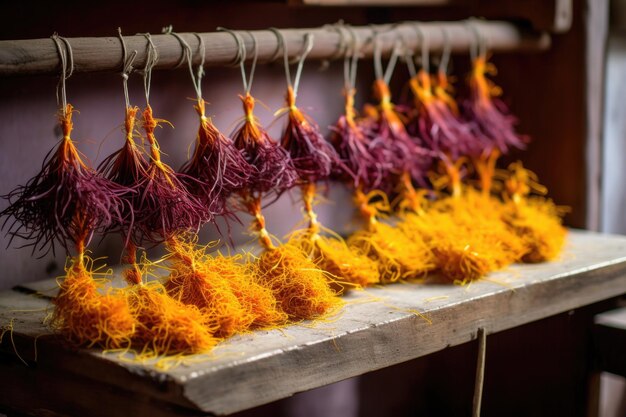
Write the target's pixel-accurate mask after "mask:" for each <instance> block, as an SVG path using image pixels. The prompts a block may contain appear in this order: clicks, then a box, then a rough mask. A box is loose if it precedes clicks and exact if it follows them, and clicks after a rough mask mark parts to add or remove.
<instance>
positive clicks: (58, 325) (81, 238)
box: [9, 104, 135, 348]
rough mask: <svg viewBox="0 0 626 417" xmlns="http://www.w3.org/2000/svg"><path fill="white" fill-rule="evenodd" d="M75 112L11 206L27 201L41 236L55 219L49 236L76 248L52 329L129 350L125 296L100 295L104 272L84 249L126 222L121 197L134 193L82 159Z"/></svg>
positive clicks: (67, 115)
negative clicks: (99, 273)
mask: <svg viewBox="0 0 626 417" xmlns="http://www.w3.org/2000/svg"><path fill="white" fill-rule="evenodd" d="M72 112H73V108H72V106H71V105H70V104H67V105H66V107H65V109H64V111H63V114H62V116H61V128H62V131H63V139H62V142H61V145H60V146H59V148H58V149H57V150H56V151H55V152H54V154H53V156H52V157H51V158H50V159H49V160H48V161H47V162H45V163H44V169H43V170H42V172H41V173H40V174H39V175H38V176H37V177H35V178H34V179H33V180H31V182H30V183H29V184H27V185H26V186H25V187H23V188H22V192H21V196H20V199H19V200H18V201H16V202H15V203H14V204H13V205H12V206H11V207H19V205H21V204H22V203H20V200H22V201H24V200H23V199H24V198H26V199H27V201H28V203H27V205H28V206H29V207H28V208H27V209H26V210H33V212H32V213H31V215H34V214H36V215H37V218H33V220H34V221H35V222H41V223H40V224H38V225H34V226H35V227H34V228H33V230H38V231H39V232H43V231H44V230H45V229H46V228H49V227H50V226H49V225H48V224H46V223H45V222H47V221H49V220H50V219H49V218H48V219H47V218H46V217H47V216H54V218H55V219H56V222H57V223H56V226H55V228H54V229H53V230H50V229H48V231H47V232H46V233H53V234H54V235H53V236H54V237H53V239H61V241H62V244H63V246H64V247H65V248H66V250H68V252H69V248H68V242H70V241H71V242H72V243H73V244H74V245H75V248H76V256H75V257H74V258H73V259H72V260H71V261H70V262H69V265H68V266H67V267H66V271H65V272H66V275H65V277H64V278H62V279H61V280H60V281H59V286H60V290H59V293H58V294H57V296H56V297H55V299H54V301H53V304H54V306H55V309H54V312H53V315H52V321H51V323H52V326H53V327H54V328H55V329H57V330H58V331H60V332H61V333H62V334H63V335H65V336H66V337H67V338H68V339H69V340H70V341H72V342H75V343H78V344H81V345H87V346H94V345H99V346H101V347H105V348H120V347H126V346H129V343H130V337H131V335H132V334H133V332H134V328H135V321H134V318H133V317H132V315H131V312H130V310H129V306H128V304H127V302H126V299H125V298H124V297H123V295H122V294H120V293H119V292H117V291H114V290H109V291H108V292H107V293H104V294H103V293H101V291H102V287H103V280H96V279H95V278H94V273H96V272H97V271H99V270H100V269H101V268H96V270H95V271H94V267H93V261H91V259H89V258H88V257H87V256H86V246H87V245H88V244H89V241H90V239H91V236H92V234H93V233H94V232H95V231H103V230H105V229H106V228H108V227H109V226H110V225H111V224H112V223H114V222H118V221H121V220H123V219H122V215H123V213H124V212H125V210H124V209H123V205H124V202H123V201H122V196H123V195H125V194H126V193H129V192H130V190H128V189H126V188H124V187H121V186H117V185H116V184H114V183H112V182H110V181H108V180H106V179H105V178H103V177H100V176H99V175H98V174H97V173H96V172H95V171H94V170H93V169H92V168H90V167H89V166H87V165H86V164H85V163H84V162H83V161H82V160H81V158H80V155H79V153H78V151H77V149H76V148H75V147H74V144H73V142H72V140H71V138H70V132H71V130H72ZM11 207H9V209H10V208H11ZM21 213H22V214H24V213H25V211H21ZM37 219H38V220H37ZM20 222H23V220H20ZM22 224H23V225H24V226H25V227H28V228H31V227H32V226H31V225H29V224H28V223H22Z"/></svg>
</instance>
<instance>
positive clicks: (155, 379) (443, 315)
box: [0, 231, 626, 416]
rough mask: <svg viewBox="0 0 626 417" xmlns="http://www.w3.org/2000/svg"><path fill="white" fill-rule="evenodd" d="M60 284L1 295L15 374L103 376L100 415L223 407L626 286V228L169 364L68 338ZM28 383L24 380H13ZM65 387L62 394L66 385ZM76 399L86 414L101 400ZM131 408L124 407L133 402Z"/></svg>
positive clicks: (243, 405)
mask: <svg viewBox="0 0 626 417" xmlns="http://www.w3.org/2000/svg"><path fill="white" fill-rule="evenodd" d="M28 291H36V292H37V294H28ZM54 291H55V290H54V282H52V281H50V280H48V281H42V282H38V283H34V284H31V285H26V286H25V289H23V290H22V292H19V293H18V292H16V291H11V292H5V293H1V294H0V323H3V324H6V323H8V322H10V321H12V323H13V332H12V338H10V337H9V334H8V333H7V334H5V335H4V337H3V340H2V344H1V345H0V347H1V349H2V352H4V353H3V355H4V357H5V358H6V357H10V356H15V352H17V353H19V355H20V356H21V357H22V358H23V359H24V360H25V361H26V362H27V363H29V364H30V365H31V366H30V367H29V368H26V367H23V365H21V364H20V365H17V364H16V363H15V361H13V362H11V366H10V369H11V375H15V377H14V380H15V381H19V378H18V377H17V376H18V375H22V378H24V376H23V375H25V374H26V373H30V374H33V375H34V374H37V375H54V376H55V378H56V380H58V381H59V382H61V381H64V380H65V377H66V376H67V378H68V379H69V380H70V381H72V383H73V384H74V385H75V386H77V387H79V388H80V387H85V386H87V385H88V384H94V386H98V387H99V389H98V390H99V392H103V394H102V395H103V399H105V400H106V402H107V406H106V407H103V408H101V409H99V410H96V411H95V414H94V411H91V412H90V414H91V415H106V414H107V413H109V414H110V412H111V409H110V407H111V404H115V402H114V401H113V398H115V397H116V396H119V397H120V398H122V399H123V400H120V407H122V406H124V404H126V403H127V402H128V398H133V397H134V396H136V397H137V398H141V401H140V402H142V403H145V404H149V405H150V407H153V408H154V409H155V410H158V413H159V414H154V415H163V414H164V413H166V412H168V413H170V415H192V414H194V415H198V413H214V414H218V415H221V414H229V413H233V412H236V411H240V410H244V409H248V408H251V407H254V406H257V405H261V404H264V403H268V402H271V401H274V400H278V399H281V398H285V397H288V396H290V395H293V394H295V393H297V392H301V391H304V390H309V389H312V388H316V387H319V386H322V385H326V384H329V383H332V382H336V381H339V380H342V379H345V378H349V377H352V376H355V375H360V374H363V373H366V372H369V371H373V370H376V369H381V368H383V367H387V366H390V365H393V364H397V363H400V362H404V361H407V360H410V359H413V358H416V357H420V356H423V355H427V354H429V353H432V352H436V351H438V350H441V349H444V348H446V347H448V346H454V345H458V344H461V343H465V342H467V341H470V340H472V339H474V338H475V337H476V331H477V329H478V328H479V327H484V328H485V329H486V331H487V333H494V332H499V331H502V330H506V329H509V328H513V327H516V326H519V325H522V324H525V323H529V322H532V321H535V320H539V319H542V318H544V317H548V316H552V315H555V314H558V313H561V312H564V311H568V310H571V309H575V308H577V307H580V306H584V305H588V304H591V303H594V302H597V301H600V300H604V299H608V298H611V297H615V296H619V295H621V294H624V293H626V237H618V236H608V235H600V234H595V233H589V232H581V231H572V232H571V233H570V235H569V238H568V244H567V248H566V249H565V251H564V253H563V255H562V257H561V259H560V260H558V261H555V262H550V263H544V264H536V265H515V266H512V267H510V268H508V269H507V270H505V271H502V272H499V273H495V274H492V275H490V276H489V278H488V280H484V281H481V282H477V283H473V284H471V285H469V286H466V287H459V286H453V285H437V284H433V283H426V284H418V283H402V284H395V285H390V286H386V287H383V288H374V289H368V290H366V291H362V292H354V293H352V294H349V295H348V296H346V297H345V301H346V306H345V307H344V308H343V309H342V311H341V312H340V313H339V314H337V315H336V316H335V317H333V318H330V319H329V320H327V321H326V322H320V323H304V324H301V325H294V326H290V327H288V328H286V329H283V330H281V331H258V332H254V333H251V334H247V335H241V336H237V337H234V338H232V339H230V340H228V341H226V342H223V343H222V344H220V345H219V346H218V347H217V348H216V349H215V350H214V352H213V353H212V355H210V356H206V357H197V358H194V360H193V361H190V362H189V363H184V364H182V365H179V366H177V367H174V368H171V369H168V370H161V369H159V368H158V367H156V366H155V365H154V364H149V363H143V364H139V363H133V362H131V361H128V360H127V358H126V359H125V358H123V357H120V354H118V353H105V354H103V353H101V352H99V351H96V350H78V351H76V350H72V349H69V348H67V347H66V346H64V344H63V343H62V341H61V340H60V339H59V338H57V337H56V336H54V335H51V334H50V331H49V330H48V329H47V328H46V326H45V325H44V324H42V319H43V318H44V316H45V314H46V313H45V311H44V309H45V308H46V307H48V306H49V298H48V297H49V296H51V295H53V294H54ZM42 335H43V336H42ZM35 338H38V339H37V342H36V343H35ZM12 341H13V342H14V343H12ZM13 345H15V347H14V346H13ZM35 346H36V349H35ZM35 352H36V358H35ZM2 363H4V365H2V367H3V368H5V369H6V368H7V366H8V365H6V363H5V362H2ZM20 367H23V368H20ZM33 367H35V368H33ZM20 369H21V370H20ZM33 369H36V371H33ZM2 379H6V378H2ZM81 381H83V382H82V383H81ZM90 381H91V382H90ZM58 385H62V384H58ZM19 386H20V385H19V384H18V383H17V382H15V384H14V387H13V390H18V388H19ZM24 386H25V387H28V386H29V385H27V384H25V385H24ZM16 387H18V388H16ZM37 387H39V385H37V384H35V385H33V388H32V390H33V391H36V390H37V389H39V388H37ZM102 387H108V388H107V389H104V388H102ZM9 388H11V387H9ZM54 389H55V393H56V395H57V397H56V398H55V401H56V402H59V401H61V400H59V398H58V397H62V396H63V395H64V394H63V393H62V392H61V391H63V387H59V386H55V387H54ZM19 390H20V392H22V391H23V389H22V388H19ZM66 394H67V393H66ZM3 395H8V394H7V393H6V391H5V392H4V393H3ZM21 397H22V398H23V400H22V403H23V404H22V407H25V406H31V407H32V406H33V405H32V404H33V403H34V402H37V401H41V399H40V398H38V397H37V398H38V399H37V400H36V401H35V400H32V399H31V400H29V399H28V398H27V397H28V395H27V393H22V394H21ZM109 400H110V401H109ZM6 401H7V400H1V401H0V405H3V403H4V405H6ZM33 401H34V402H33ZM72 406H73V407H74V408H73V409H72V410H78V411H76V413H78V412H80V411H83V412H84V410H89V408H84V409H80V408H79V409H77V408H76V407H78V406H77V405H76V404H75V403H72ZM41 407H44V408H45V407H48V408H53V407H62V405H59V404H48V405H42V406H41ZM85 407H87V406H86V405H85ZM120 410H124V409H123V408H121V409H120ZM120 410H118V413H117V414H116V415H123V414H124V413H127V412H128V411H124V412H122V411H120ZM72 412H73V411H72ZM155 412H156V411H155ZM68 413H70V414H71V412H68ZM134 415H135V416H137V415H144V414H141V413H138V412H136V413H135V414H134ZM145 415H149V414H145Z"/></svg>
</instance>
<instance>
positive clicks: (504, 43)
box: [0, 21, 550, 76]
mask: <svg viewBox="0 0 626 417" xmlns="http://www.w3.org/2000/svg"><path fill="white" fill-rule="evenodd" d="M419 25H420V27H421V28H422V31H423V33H424V36H426V37H428V40H429V46H430V49H431V50H432V51H440V50H441V49H442V48H443V44H444V35H443V33H442V28H446V29H447V30H448V36H449V41H450V43H451V46H452V50H453V51H455V52H458V51H463V52H467V51H468V49H469V46H470V44H471V43H472V42H474V39H475V35H474V34H473V33H472V31H471V30H470V29H469V28H468V26H467V23H466V22H464V21H461V22H445V23H444V22H424V23H421V22H420V23H419ZM475 26H476V28H477V29H478V30H479V31H480V33H481V34H482V35H483V36H484V37H485V38H486V39H487V42H488V44H489V47H490V49H491V50H493V51H525V50H526V51H538V50H539V51H540V50H545V49H547V48H548V47H549V46H550V36H549V35H548V34H546V33H542V32H525V31H523V30H522V29H520V28H518V27H517V26H515V25H514V24H512V23H508V22H499V21H493V22H485V21H477V22H475ZM390 29H392V27H391V25H371V26H367V27H354V33H355V36H356V37H357V39H358V40H359V44H360V45H363V50H362V52H363V55H364V56H366V57H369V56H371V55H372V52H373V43H372V42H367V40H368V39H371V37H372V34H373V33H374V30H376V31H377V33H380V35H379V39H380V45H381V48H382V49H381V50H382V52H383V54H384V55H389V54H390V53H391V51H392V49H393V48H394V47H395V46H396V44H397V42H398V39H404V42H406V45H407V47H409V48H411V49H416V48H417V47H418V45H419V37H418V35H417V32H416V30H415V27H414V24H411V23H405V24H399V25H397V26H394V28H393V30H390ZM281 31H282V33H283V35H284V38H285V43H286V45H287V49H288V51H289V56H290V57H297V56H299V55H300V53H301V51H302V49H303V46H304V35H305V34H306V33H310V34H312V35H313V37H314V46H313V49H312V50H311V52H310V54H309V55H308V57H309V59H332V58H338V57H342V56H343V54H344V50H345V47H344V46H342V35H341V34H340V33H339V31H337V30H335V29H333V28H331V27H322V28H310V29H281ZM252 33H253V34H254V36H255V37H256V39H257V43H258V52H259V62H268V61H272V60H276V59H277V58H280V57H282V52H281V51H280V50H278V51H277V48H278V43H277V40H276V35H275V34H274V33H273V32H271V31H268V30H262V31H253V32H252ZM180 36H181V37H182V38H183V39H184V40H185V41H186V42H187V43H188V44H189V45H190V47H191V49H192V51H196V52H195V53H194V63H195V64H199V63H200V56H201V55H200V54H199V53H198V52H197V50H198V47H199V41H198V39H197V37H196V36H194V34H192V33H181V34H180ZM200 36H201V37H202V39H203V41H204V45H205V54H206V61H205V63H206V65H207V66H224V65H232V64H233V61H234V60H235V59H236V56H237V44H236V42H235V39H234V37H233V36H232V35H231V34H229V33H224V32H213V33H201V34H200ZM242 36H243V38H244V42H245V44H246V49H247V50H248V51H252V42H253V41H252V38H251V36H250V35H248V34H246V33H243V35H242ZM344 36H345V35H344ZM68 40H69V42H70V44H71V47H72V51H73V57H74V68H75V71H76V72H102V71H108V72H115V71H118V72H121V69H122V46H121V42H120V40H119V38H116V37H101V38H69V39H68ZM124 40H125V42H126V45H127V48H128V50H129V51H137V56H136V58H135V61H134V65H133V66H134V67H135V68H143V67H144V66H145V61H146V55H147V54H146V51H147V41H146V38H145V37H144V36H125V37H124ZM152 40H153V42H154V44H155V46H156V48H157V51H158V54H159V61H158V62H157V64H156V66H155V69H166V68H168V69H171V68H176V67H179V66H180V65H181V58H182V55H183V48H182V46H181V44H180V42H179V41H178V40H177V39H176V38H175V37H174V36H172V35H158V34H156V35H153V36H152ZM277 52H278V53H277ZM248 58H250V59H251V58H252V53H250V54H249V56H248ZM59 72H60V62H59V56H58V52H57V49H56V47H55V44H54V42H53V41H52V39H27V40H9V41H0V76H7V75H27V74H42V73H48V74H54V73H59Z"/></svg>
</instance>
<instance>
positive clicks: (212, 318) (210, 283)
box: [165, 29, 284, 337]
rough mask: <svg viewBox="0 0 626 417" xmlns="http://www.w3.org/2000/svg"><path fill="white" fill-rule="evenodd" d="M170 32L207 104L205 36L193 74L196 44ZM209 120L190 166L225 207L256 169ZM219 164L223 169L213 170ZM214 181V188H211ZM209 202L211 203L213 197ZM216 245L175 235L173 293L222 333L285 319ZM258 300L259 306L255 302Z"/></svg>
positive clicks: (208, 194) (207, 193)
mask: <svg viewBox="0 0 626 417" xmlns="http://www.w3.org/2000/svg"><path fill="white" fill-rule="evenodd" d="M168 33H170V34H172V35H173V36H175V37H176V38H177V39H178V40H179V41H180V43H181V45H182V46H183V48H184V50H185V58H186V60H187V62H188V65H189V71H190V73H191V78H192V81H193V83H194V87H195V90H196V95H197V99H198V103H199V104H198V105H199V106H203V105H204V104H203V103H204V101H203V100H202V96H201V80H202V75H203V65H204V64H203V63H204V44H203V42H202V38H201V37H199V36H198V39H199V49H200V51H201V54H202V60H201V63H200V65H199V67H198V70H197V73H196V74H194V70H193V65H192V57H193V54H192V51H191V47H190V46H189V44H188V43H187V42H186V41H185V40H184V39H182V38H181V37H180V36H179V35H177V34H176V33H174V32H171V29H170V30H169V31H168ZM205 119H206V118H204V117H201V128H200V133H199V134H198V139H197V143H196V153H195V154H194V157H193V158H192V161H190V162H189V163H188V164H187V168H188V169H187V173H188V174H189V175H190V177H191V175H194V176H195V177H194V178H193V179H194V180H198V179H199V180H201V184H203V185H202V186H201V187H200V188H196V191H199V192H200V194H201V195H202V197H201V198H202V199H203V201H207V199H208V200H211V199H213V200H219V202H220V203H219V204H220V205H223V204H225V202H226V199H227V198H228V196H229V194H230V193H232V192H233V191H239V190H240V189H241V188H242V187H243V188H245V187H247V183H248V179H249V176H248V175H249V174H253V173H254V172H255V171H254V167H253V166H251V165H249V164H248V163H247V161H246V160H245V159H244V158H243V156H242V155H241V154H240V152H239V150H237V149H236V148H235V147H234V145H233V143H232V142H231V140H230V139H228V138H226V137H224V136H223V135H221V134H220V133H219V132H218V131H217V129H215V127H214V126H213V125H212V123H211V122H210V121H209V120H205ZM207 134H208V135H207ZM233 162H234V164H233ZM214 166H218V168H217V169H216V170H215V171H212V169H213V168H214ZM244 179H245V181H244ZM235 183H237V184H235ZM209 184H213V185H214V186H215V187H214V188H212V187H210V186H209ZM206 204H208V205H211V203H210V201H207V203H206ZM213 207H216V206H213ZM216 244H217V242H214V243H210V244H208V245H198V244H197V235H195V234H192V233H190V234H187V235H180V236H177V237H176V239H170V241H169V242H168V243H167V246H166V248H167V250H168V252H169V254H170V255H169V257H170V259H171V265H170V268H171V273H170V275H169V277H168V279H167V281H166V283H165V288H166V290H167V292H168V294H169V296H170V297H172V298H173V299H175V300H177V301H180V302H182V303H183V304H186V305H191V306H195V307H196V308H198V309H199V311H200V312H201V314H202V316H203V319H202V322H203V323H204V325H205V327H206V328H208V329H209V330H210V331H211V332H212V333H213V334H214V335H215V336H217V337H228V336H231V335H233V334H235V333H238V332H244V331H246V330H247V329H248V328H250V327H251V326H252V325H255V326H267V325H270V324H274V323H277V322H279V321H281V320H282V321H284V315H283V314H281V313H280V312H279V311H278V310H277V308H276V300H275V299H274V298H273V296H272V294H271V292H270V291H269V290H268V289H266V288H263V287H261V286H260V285H259V284H257V283H255V282H254V281H253V279H252V277H251V275H250V274H249V273H248V271H247V269H246V267H245V266H243V265H241V264H240V263H238V262H237V260H238V259H235V258H233V257H230V256H228V257H226V256H223V255H221V254H217V255H215V256H213V255H209V254H207V249H208V248H210V247H214V246H216ZM255 303H258V304H259V305H253V304H255Z"/></svg>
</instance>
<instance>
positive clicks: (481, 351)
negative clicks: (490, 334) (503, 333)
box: [472, 327, 487, 417]
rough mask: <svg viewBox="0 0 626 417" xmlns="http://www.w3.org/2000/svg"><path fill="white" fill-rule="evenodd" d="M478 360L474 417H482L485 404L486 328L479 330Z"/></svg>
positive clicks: (473, 406)
mask: <svg viewBox="0 0 626 417" xmlns="http://www.w3.org/2000/svg"><path fill="white" fill-rule="evenodd" d="M476 338H477V339H478V358H477V360H476V380H475V381H474V402H473V405H472V417H480V408H481V405H482V402H483V386H484V384H485V357H486V354H487V331H486V330H485V328H484V327H480V328H479V329H478V334H477V336H476Z"/></svg>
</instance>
